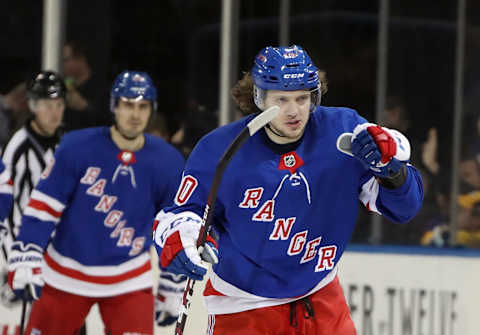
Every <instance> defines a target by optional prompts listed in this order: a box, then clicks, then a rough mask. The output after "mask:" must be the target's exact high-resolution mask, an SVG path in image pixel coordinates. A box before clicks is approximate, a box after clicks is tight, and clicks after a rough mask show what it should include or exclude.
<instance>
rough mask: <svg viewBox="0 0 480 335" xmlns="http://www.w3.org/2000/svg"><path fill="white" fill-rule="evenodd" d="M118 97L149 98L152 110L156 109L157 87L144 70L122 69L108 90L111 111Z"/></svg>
mask: <svg viewBox="0 0 480 335" xmlns="http://www.w3.org/2000/svg"><path fill="white" fill-rule="evenodd" d="M120 97H123V98H127V99H135V100H149V101H151V102H152V110H153V111H156V109H157V89H156V88H155V86H154V85H153V81H152V79H151V78H150V76H149V75H148V74H147V73H146V72H139V71H128V70H127V71H123V72H122V73H120V74H119V75H118V76H117V78H116V79H115V81H114V83H113V85H112V90H111V91H110V110H111V111H112V112H113V110H114V109H115V106H116V104H117V101H118V99H119V98H120Z"/></svg>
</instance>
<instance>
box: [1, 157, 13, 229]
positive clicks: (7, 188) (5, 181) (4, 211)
mask: <svg viewBox="0 0 480 335" xmlns="http://www.w3.org/2000/svg"><path fill="white" fill-rule="evenodd" d="M12 194H13V187H12V181H11V179H10V172H9V171H8V170H7V169H5V165H4V164H3V162H2V161H1V160H0V225H1V224H2V222H1V221H3V220H5V218H6V217H7V216H8V214H9V213H10V209H11V208H12V203H13V195H12ZM0 234H1V232H0Z"/></svg>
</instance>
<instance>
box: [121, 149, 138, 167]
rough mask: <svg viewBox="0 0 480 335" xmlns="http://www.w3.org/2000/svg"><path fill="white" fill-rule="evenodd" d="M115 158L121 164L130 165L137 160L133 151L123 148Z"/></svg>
mask: <svg viewBox="0 0 480 335" xmlns="http://www.w3.org/2000/svg"><path fill="white" fill-rule="evenodd" d="M117 158H118V160H119V161H120V162H122V164H123V165H130V164H133V163H135V162H136V161H137V159H136V158H135V154H134V153H133V152H131V151H125V150H123V151H121V152H120V153H119V154H118V156H117Z"/></svg>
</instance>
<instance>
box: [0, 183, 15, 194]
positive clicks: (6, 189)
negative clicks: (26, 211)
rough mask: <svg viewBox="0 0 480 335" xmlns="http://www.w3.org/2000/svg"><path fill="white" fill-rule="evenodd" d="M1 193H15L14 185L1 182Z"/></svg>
mask: <svg viewBox="0 0 480 335" xmlns="http://www.w3.org/2000/svg"><path fill="white" fill-rule="evenodd" d="M0 193H4V194H12V193H13V186H12V185H10V184H1V185H0Z"/></svg>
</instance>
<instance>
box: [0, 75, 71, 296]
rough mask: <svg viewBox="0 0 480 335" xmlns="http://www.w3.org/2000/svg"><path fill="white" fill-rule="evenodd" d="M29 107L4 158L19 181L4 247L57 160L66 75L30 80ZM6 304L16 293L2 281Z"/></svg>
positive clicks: (10, 239) (14, 180) (11, 139)
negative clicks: (37, 187) (44, 172)
mask: <svg viewBox="0 0 480 335" xmlns="http://www.w3.org/2000/svg"><path fill="white" fill-rule="evenodd" d="M26 88H27V99H28V108H29V110H30V112H31V114H32V115H31V116H30V117H29V118H28V119H27V120H26V122H25V124H24V125H23V126H22V127H21V128H20V129H18V130H17V131H16V132H15V133H14V134H13V136H12V137H11V138H10V139H9V141H8V142H7V144H6V145H5V147H4V150H3V153H2V159H3V162H4V163H5V166H6V171H8V173H9V174H10V176H11V180H12V182H13V183H14V184H15V188H13V199H14V201H13V206H12V209H11V210H10V212H9V214H8V216H7V218H6V220H5V227H6V228H7V229H8V233H7V234H6V235H5V239H4V241H3V246H4V247H5V249H6V250H9V248H10V245H11V243H12V242H13V240H14V239H16V237H17V234H18V231H19V229H20V226H21V218H22V216H23V214H24V211H25V208H26V207H27V204H28V201H29V197H30V193H31V192H32V190H33V188H34V187H35V185H36V184H37V183H38V181H39V180H40V176H41V174H42V171H43V170H44V169H45V167H46V166H47V163H48V162H50V161H51V160H52V159H53V155H54V151H55V149H56V147H57V145H58V143H59V141H60V136H59V131H58V129H59V128H60V126H61V124H62V120H63V113H64V109H65V94H66V88H65V84H64V82H63V78H62V77H61V76H60V75H59V74H58V73H56V72H53V71H40V72H38V73H36V74H35V75H34V76H32V78H31V79H30V80H29V81H28V82H27V83H26ZM0 287H1V288H0V290H2V297H4V298H5V300H3V301H2V303H4V304H6V305H9V304H10V303H12V302H14V301H15V299H14V296H13V295H12V293H11V292H9V291H8V290H7V287H8V286H7V285H6V283H0Z"/></svg>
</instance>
